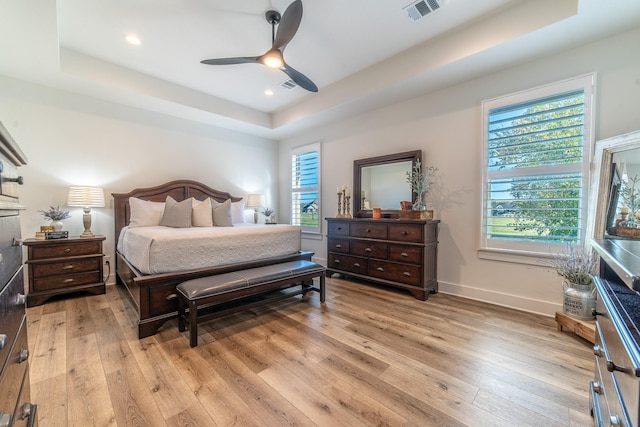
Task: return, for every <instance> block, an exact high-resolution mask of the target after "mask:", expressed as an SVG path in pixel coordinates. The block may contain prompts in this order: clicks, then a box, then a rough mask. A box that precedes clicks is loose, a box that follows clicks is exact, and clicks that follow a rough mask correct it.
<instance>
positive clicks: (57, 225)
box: [38, 205, 71, 231]
mask: <svg viewBox="0 0 640 427" xmlns="http://www.w3.org/2000/svg"><path fill="white" fill-rule="evenodd" d="M38 212H40V213H41V214H42V216H43V217H45V218H46V219H48V220H51V225H53V229H54V230H55V231H60V230H62V227H63V226H64V224H63V223H62V220H63V219H67V218H71V215H69V211H63V210H62V209H60V206H59V205H58V206H56V207H53V206H49V209H47V210H39V211H38Z"/></svg>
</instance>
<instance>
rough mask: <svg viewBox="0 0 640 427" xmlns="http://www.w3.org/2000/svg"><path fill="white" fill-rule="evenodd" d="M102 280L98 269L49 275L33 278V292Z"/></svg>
mask: <svg viewBox="0 0 640 427" xmlns="http://www.w3.org/2000/svg"><path fill="white" fill-rule="evenodd" d="M101 281H102V277H100V272H99V271H90V272H87V273H76V274H63V275H59V276H50V277H42V278H34V279H33V290H34V291H35V292H39V291H48V290H51V289H62V288H69V287H72V286H79V285H88V284H90V283H99V282H101Z"/></svg>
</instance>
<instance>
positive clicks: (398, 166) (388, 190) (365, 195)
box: [360, 161, 412, 210]
mask: <svg viewBox="0 0 640 427" xmlns="http://www.w3.org/2000/svg"><path fill="white" fill-rule="evenodd" d="M411 167H412V163H411V162H410V161H406V162H398V163H392V164H388V165H375V166H366V167H363V168H362V170H361V172H360V174H361V175H360V179H361V184H362V190H361V197H362V209H371V208H372V207H376V208H381V209H384V210H390V209H399V208H400V202H401V201H403V200H409V201H410V200H411V199H412V194H411V187H410V186H409V185H408V183H407V173H411Z"/></svg>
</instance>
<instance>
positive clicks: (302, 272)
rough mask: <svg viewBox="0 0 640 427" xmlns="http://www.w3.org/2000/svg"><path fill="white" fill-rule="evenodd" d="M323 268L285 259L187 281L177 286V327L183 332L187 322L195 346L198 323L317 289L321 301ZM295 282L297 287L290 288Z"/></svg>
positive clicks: (323, 277) (323, 285)
mask: <svg viewBox="0 0 640 427" xmlns="http://www.w3.org/2000/svg"><path fill="white" fill-rule="evenodd" d="M324 271H325V269H324V267H323V266H321V265H319V264H316V263H314V262H311V261H289V262H283V263H280V264H274V265H267V266H264V267H256V268H250V269H247V270H240V271H233V272H230V273H224V274H218V275H215V276H208V277H201V278H199V279H193V280H187V281H186V282H182V283H181V284H179V285H178V286H177V290H178V329H179V330H180V332H183V331H185V330H186V324H187V323H188V324H189V341H190V344H191V347H195V346H197V345H198V322H201V321H205V320H209V319H213V318H216V317H221V316H224V315H227V314H230V313H234V312H237V311H239V310H244V309H247V308H253V307H257V306H260V305H264V304H267V303H269V302H272V301H277V300H281V299H284V298H289V297H291V296H294V295H301V294H302V295H304V294H306V293H307V292H309V291H316V292H320V302H324V300H325V290H324V287H325V284H324V282H325V274H324ZM315 277H319V278H320V286H319V287H315V286H314V285H313V278H315ZM297 285H299V286H300V289H296V290H292V289H291V288H293V287H295V286H297ZM254 297H255V298H254ZM187 308H188V309H189V314H188V316H187V312H186V311H187ZM199 310H200V313H199V312H198V311H199Z"/></svg>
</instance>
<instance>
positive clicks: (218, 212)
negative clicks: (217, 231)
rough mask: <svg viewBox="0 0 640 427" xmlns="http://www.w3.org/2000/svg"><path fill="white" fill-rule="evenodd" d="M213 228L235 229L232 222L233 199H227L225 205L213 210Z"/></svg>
mask: <svg viewBox="0 0 640 427" xmlns="http://www.w3.org/2000/svg"><path fill="white" fill-rule="evenodd" d="M213 226H214V227H233V221H232V220H231V199H227V200H225V201H224V203H220V204H219V205H218V206H216V207H214V208H213Z"/></svg>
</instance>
